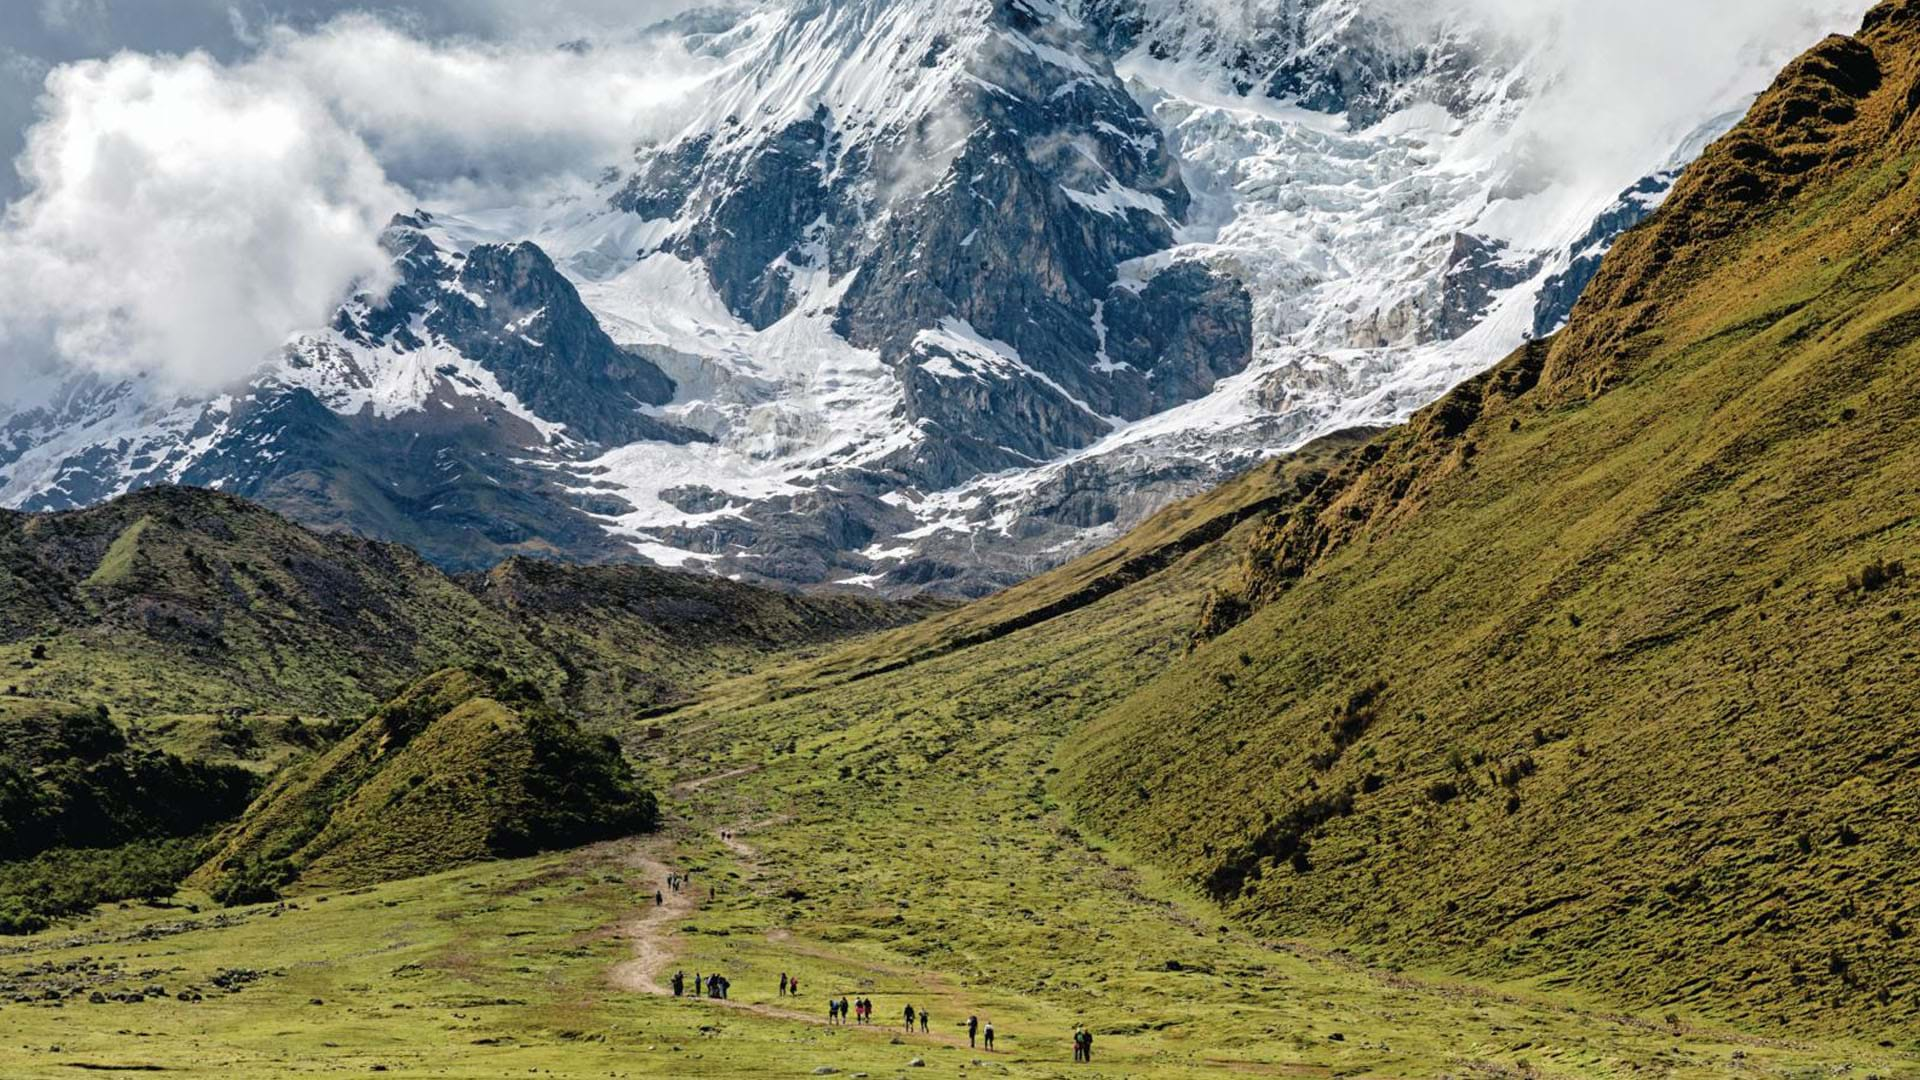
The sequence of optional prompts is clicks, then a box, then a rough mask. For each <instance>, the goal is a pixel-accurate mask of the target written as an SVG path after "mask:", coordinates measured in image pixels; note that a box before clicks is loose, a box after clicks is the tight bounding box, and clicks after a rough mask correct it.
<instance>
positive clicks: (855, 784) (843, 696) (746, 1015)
mask: <svg viewBox="0 0 1920 1080" xmlns="http://www.w3.org/2000/svg"><path fill="white" fill-rule="evenodd" d="M1226 558H1228V555H1227V553H1226V550H1225V548H1223V547H1219V546H1216V547H1214V548H1208V549H1204V550H1202V551H1201V552H1199V553H1198V554H1195V555H1192V556H1189V557H1187V559H1186V560H1185V561H1184V562H1181V563H1179V564H1177V565H1175V566H1174V567H1173V568H1171V569H1170V570H1168V571H1167V572H1165V573H1161V574H1159V575H1156V576H1154V577H1152V578H1150V579H1149V580H1147V581H1145V582H1142V583H1140V584H1139V585H1138V586H1136V587H1134V588H1132V589H1130V590H1128V591H1127V592H1125V593H1124V594H1120V595H1115V596H1112V597H1109V598H1107V599H1105V600H1102V601H1100V602H1097V603H1095V604H1092V605H1090V606H1088V607H1085V608H1083V609H1081V610H1079V611H1075V612H1072V613H1070V614H1067V615H1065V616H1063V617H1061V618H1059V619H1055V620H1053V621H1051V622H1048V623H1046V624H1044V625H1042V626H1038V627H1033V628H1029V629H1024V630H1019V631H1017V632H1014V633H1011V634H1008V635H1006V636H1003V637H999V638H997V639H995V640H991V641H988V642H986V643H984V644H979V645H976V646H974V647H972V648H968V649H963V650H959V651H956V652H953V653H951V654H948V655H945V656H938V657H934V658H931V659H928V660H925V661H923V662H922V663H919V664H916V665H913V666H911V667H906V668H903V669H899V670H894V671H892V672H890V673H884V674H878V675H874V676H872V677H867V678H853V677H849V676H848V675H847V674H846V672H847V671H848V670H859V669H862V666H863V665H862V663H861V660H862V658H861V657H859V656H858V655H857V652H858V649H859V646H856V647H855V653H854V654H853V658H852V659H851V660H849V659H848V656H847V655H842V656H840V657H839V658H837V659H835V660H833V661H832V662H831V663H830V664H828V663H825V662H818V661H816V662H814V666H813V667H805V666H802V667H794V668H788V669H786V670H783V671H781V672H778V673H777V674H776V675H775V676H761V677H757V678H752V679H748V680H744V681H741V682H738V683H735V684H732V685H730V686H726V687H723V688H721V689H720V690H719V691H718V692H716V693H715V694H713V695H711V697H710V699H709V700H708V702H707V703H705V704H703V705H701V706H698V707H696V708H693V709H689V710H686V711H684V712H683V713H681V714H678V715H676V716H673V717H669V718H666V719H665V720H663V721H655V722H656V723H660V724H661V726H662V727H664V728H665V729H666V734H665V736H664V737H662V738H658V739H653V740H641V738H640V736H641V734H642V733H641V732H635V733H633V734H634V738H635V742H634V746H635V747H636V748H637V749H638V750H639V751H640V752H641V754H642V756H643V758H644V759H645V760H646V762H647V768H648V770H649V771H650V772H652V774H653V776H652V779H653V781H654V782H655V783H656V784H657V785H658V788H657V789H658V790H662V791H664V792H666V793H667V794H666V798H665V799H664V800H663V801H664V803H665V806H666V808H667V810H668V812H669V820H670V824H669V827H668V828H667V829H666V830H665V831H664V832H662V833H661V834H659V835H657V836H653V837H648V838H645V839H638V840H627V841H618V842H614V843H609V844H602V845H599V846H596V847H592V848H588V849H584V850H582V851H578V852H572V853H565V854H556V855H549V856H544V857H540V858H535V859H528V860H519V861H513V862H503V863H492V864H485V865H480V866H475V867H471V868H467V869H463V870H458V871H453V872H449V873H445V874H440V875H437V876H434V877H430V878H423V879H418V880H414V881H407V882H400V883H396V884H391V885H384V886H378V887H374V888H370V889H359V890H353V891H348V892H334V893H326V894H317V895H304V896H299V897H296V898H295V899H293V900H292V901H290V902H289V903H288V904H287V905H286V906H285V907H278V906H273V905H267V906H261V907H253V908H241V909H235V910H233V911H231V912H215V911H212V910H208V911H203V912H201V913H198V914H187V913H185V912H184V911H183V910H180V909H174V910H161V909H148V908H141V907H134V908H128V909H117V910H111V911H108V912H106V913H105V914H103V915H101V916H99V917H98V918H96V919H93V920H89V921H87V922H85V923H83V924H81V925H79V926H69V927H66V928H62V929H59V930H55V931H52V932H48V933H45V934H41V935H38V936H36V937H33V938H24V939H12V940H10V941H8V942H4V943H0V982H4V983H6V984H10V988H8V989H6V990H4V992H3V993H4V997H0V1001H4V1002H5V1003H4V1004H0V1076H6V1077H43V1076H45V1077H59V1076H83V1075H90V1074H95V1073H96V1072H97V1071H98V1070H101V1069H109V1068H110V1069H129V1068H139V1069H143V1070H155V1071H158V1073H159V1074H160V1075H180V1076H196V1075H223V1076H246V1077H293V1076H300V1077H306V1076H321V1075H362V1074H371V1073H375V1072H378V1073H380V1074H382V1075H390V1076H402V1077H416V1076H417V1077H500V1076H518V1075H534V1076H554V1077H622V1076H676V1077H688V1076H692V1077H758V1076H806V1075H814V1074H816V1073H818V1074H820V1075H827V1074H826V1073H821V1072H820V1070H823V1069H824V1070H837V1071H838V1074H840V1075H847V1076H857V1075H860V1074H866V1075H867V1076H871V1077H896V1076H919V1075H932V1074H944V1075H956V1074H975V1075H988V1076H997V1075H1006V1076H1016V1077H1053V1076H1087V1077H1102V1076H1104V1077H1120V1076H1126V1077H1200V1076H1231V1075H1250V1076H1306V1077H1314V1076H1326V1077H1332V1076H1353V1077H1383V1078H1384V1077H1441V1076H1450V1077H1461V1078H1464V1077H1580V1078H1588V1077H1648V1076H1659V1077H1725V1076H1755V1077H1808V1078H1811V1077H1815V1076H1836V1075H1839V1076H1853V1077H1868V1076H1877V1077H1884V1078H1893V1077H1906V1076H1920V1047H1916V1046H1915V1045H1913V1044H1911V1043H1901V1044H1898V1045H1890V1046H1889V1045H1876V1044H1875V1043H1873V1042H1862V1043H1823V1042H1809V1041H1802V1040H1779V1039H1771V1038H1768V1037H1766V1036H1767V1033H1766V1032H1751V1031H1739V1030H1735V1029H1732V1028H1729V1027H1726V1026H1723V1025H1721V1024H1718V1023H1716V1022H1714V1020H1713V1019H1712V1018H1710V1017H1707V1018H1698V1017H1691V1016H1681V1017H1675V1018H1672V1019H1671V1020H1670V1019H1669V1018H1668V1017H1666V1016H1664V1015H1658V1014H1639V1013H1628V1012H1622V1011H1619V1010H1616V1009H1614V1008H1612V1007H1610V1006H1609V1005H1608V1004H1607V1003H1605V1002H1601V1001H1595V1000H1589V999H1585V998H1582V997H1579V996H1577V995H1573V994H1569V993H1567V992H1565V991H1564V990H1563V989H1560V988H1557V987H1553V986H1551V985H1547V984H1544V983H1536V984H1533V985H1490V984H1485V983H1467V982H1463V981H1460V980H1458V979H1456V978H1452V977H1449V976H1448V975H1446V974H1445V973H1435V972H1423V971H1386V970H1378V969H1370V968H1367V967H1365V966H1362V965H1360V964H1359V963H1357V962H1355V961H1353V960H1351V959H1350V958H1348V957H1346V956H1344V955H1342V954H1341V953H1339V952H1337V951H1333V950H1328V949H1325V948H1323V947H1321V946H1320V945H1318V944H1316V943H1314V942H1310V941H1263V940H1258V939H1255V938H1253V937H1251V936H1249V935H1247V934H1245V933H1243V932H1239V931H1236V930H1234V929H1231V928H1228V927H1226V926H1223V925H1221V920H1220V919H1219V917H1218V915H1217V914H1216V913H1215V911H1214V910H1213V909H1212V908H1211V906H1210V905H1208V904H1206V903H1204V902H1202V901H1201V900H1199V899H1198V898H1197V896H1196V894H1194V893H1193V892H1192V891H1190V890H1189V889H1188V888H1187V886H1186V885H1185V883H1180V882H1172V881H1167V880H1163V879H1161V878H1159V877H1157V876H1155V875H1154V874H1153V873H1151V872H1148V871H1146V870H1143V869H1140V868H1136V867H1133V866H1130V865H1128V863H1127V861H1126V860H1125V859H1123V858H1121V857H1119V856H1118V855H1116V854H1114V853H1112V852H1110V851H1107V850H1104V849H1103V847H1102V845H1101V844H1100V843H1099V841H1098V840H1097V839H1095V838H1089V837H1084V836H1081V835H1078V834H1076V833H1075V832H1074V831H1073V830H1072V829H1071V827H1070V826H1069V825H1068V824H1067V815H1066V814H1065V812H1064V811H1063V810H1062V809H1061V808H1060V807H1059V806H1057V805H1055V803H1054V802H1053V797H1052V795H1051V794H1050V786H1049V785H1050V782H1051V780H1052V774H1053V772H1054V769H1055V767H1056V764H1055V763H1056V761H1057V760H1058V755H1060V754H1061V752H1062V750H1063V744H1064V741H1065V740H1067V739H1069V738H1071V737H1072V733H1073V732H1074V731H1075V730H1077V729H1078V728H1079V727H1080V726H1081V725H1082V724H1084V723H1085V722H1086V721H1087V720H1088V719H1089V718H1090V717H1091V716H1092V715H1093V714H1094V713H1095V712H1096V711H1098V710H1100V709H1101V708H1103V707H1105V706H1106V705H1108V704H1110V703H1111V702H1112V701H1113V700H1114V699H1116V698H1117V697H1118V696H1120V695H1124V694H1127V693H1129V692H1131V691H1132V690H1134V689H1135V688H1137V686H1138V684H1139V683H1140V682H1142V681H1144V680H1146V679H1148V678H1150V677H1151V676H1152V675H1154V674H1155V673H1156V672H1157V671H1158V670H1159V669H1160V668H1162V667H1163V666H1164V665H1165V664H1166V663H1167V662H1169V661H1170V660H1171V659H1172V658H1174V657H1175V656H1177V655H1179V654H1180V653H1181V652H1182V651H1183V650H1184V649H1185V647H1186V642H1185V639H1184V633H1183V628H1185V627H1188V626H1191V625H1193V623H1194V619H1195V617H1196V616H1197V610H1196V609H1197V605H1198V603H1199V601H1198V597H1199V596H1200V595H1201V594H1203V592H1204V590H1202V589H1199V588H1196V587H1195V584H1196V582H1199V581H1202V580H1204V579H1206V578H1207V577H1209V576H1211V575H1214V574H1217V573H1218V571H1219V570H1220V566H1219V565H1217V563H1218V562H1219V560H1224V559H1226ZM885 640H886V639H877V641H878V642H879V643H877V644H874V645H873V646H871V647H872V648H874V649H876V650H877V649H881V648H883V647H884V642H885ZM867 659H870V660H871V661H872V662H871V663H870V664H866V665H865V668H864V669H865V670H875V671H879V670H884V669H885V668H886V667H888V666H889V665H887V664H886V663H884V662H882V661H883V659H884V658H883V657H880V656H878V655H875V656H874V657H871V658H867ZM723 834H724V835H723ZM668 868H672V869H677V870H686V871H691V872H692V875H693V880H692V886H691V888H690V889H689V890H688V891H687V892H685V893H683V894H681V895H679V896H676V897H673V898H672V899H671V900H670V902H669V904H668V905H666V906H664V907H662V908H658V909H656V907H655V905H654V898H653V894H654V891H655V889H656V888H658V887H659V886H660V885H661V884H662V882H661V880H660V878H661V876H662V873H663V872H664V871H665V870H666V869H668ZM675 970H684V971H686V972H687V973H688V974H689V975H692V974H693V973H694V972H696V971H697V972H701V973H707V972H715V971H718V972H721V973H724V974H725V975H726V976H727V977H728V978H730V979H731V981H732V984H733V998H734V1000H733V1001H732V1002H730V1003H724V1004H723V1003H716V1002H704V1001H703V1002H695V1001H687V1000H675V999H673V998H671V997H669V996H663V995H661V994H659V993H657V992H654V991H656V990H657V988H658V987H660V986H662V985H664V984H665V982H666V981H667V978H668V977H669V976H670V975H671V973H672V972H673V971H675ZM223 972H224V973H225V974H222V973H223ZM782 972H786V973H789V974H792V975H797V976H798V977H799V979H800V983H801V987H802V992H801V993H800V995H799V996H798V997H790V998H785V999H782V998H781V997H779V995H778V993H777V986H778V980H779V975H780V973H782ZM150 986H159V987H162V988H164V989H165V990H166V991H167V993H168V994H169V995H177V994H179V992H180V991H181V990H183V989H185V988H187V987H195V988H197V989H198V990H199V991H200V992H201V993H202V995H203V997H204V1000H201V1001H198V1002H193V1001H180V1000H178V999H177V997H174V996H169V997H168V998H166V999H164V1000H158V999H154V998H151V997H149V998H147V999H146V1000H143V1001H140V1002H137V1003H122V1002H117V1001H112V1000H108V1001H107V1002H106V1003H102V1004H93V1003H90V1001H89V995H90V994H91V993H92V992H93V991H94V990H99V991H101V992H102V993H103V996H107V997H109V998H111V997H112V996H113V995H115V994H116V993H123V992H126V991H144V990H145V989H146V988H148V987H150ZM227 987H237V988H238V990H237V992H228V990H227ZM50 990H53V991H58V992H59V993H60V995H61V998H62V999H61V1000H60V1001H58V1002H54V1001H51V1000H45V998H46V995H47V992H48V991H50ZM838 994H846V995H848V996H850V997H853V996H861V995H865V996H868V997H871V998H872V999H873V1000H874V1001H875V1003H876V1018H877V1021H878V1022H877V1023H876V1025H874V1026H873V1027H871V1028H833V1027H829V1026H827V1025H826V1024H825V1023H824V1020H825V1015H826V1009H825V1001H826V999H827V997H828V996H829V995H838ZM20 998H31V999H36V1000H33V1001H32V1002H31V1003H28V1002H23V1001H20V1000H17V999H20ZM907 1004H912V1005H914V1006H915V1007H916V1008H927V1009H930V1010H931V1012H932V1016H933V1024H932V1030H931V1031H930V1032H929V1033H928V1034H925V1035H922V1034H918V1033H914V1034H911V1035H908V1034H905V1033H902V1032H901V1031H900V1030H899V1023H900V1014H901V1010H902V1008H903V1007H904V1006H905V1005H907ZM969 1014H975V1015H978V1016H980V1017H981V1018H982V1019H983V1020H991V1021H992V1022H993V1025H994V1027H995V1028H996V1030H997V1032H998V1035H999V1047H998V1050H997V1052H995V1053H993V1054H987V1053H985V1052H984V1051H979V1050H972V1049H969V1048H967V1047H966V1045H965V1038H964V1031H963V1028H962V1025H963V1023H964V1021H965V1019H966V1017H967V1016H968V1015H969ZM1080 1022H1084V1023H1086V1024H1088V1025H1090V1026H1091V1027H1092V1029H1093V1030H1094V1031H1095V1032H1096V1034H1097V1041H1096V1044H1095V1051H1096V1060H1095V1062H1094V1063H1093V1064H1090V1065H1074V1064H1072V1062H1071V1052H1070V1048H1069V1042H1068V1034H1069V1032H1070V1031H1071V1030H1072V1028H1073V1026H1074V1025H1075V1024H1076V1023H1080ZM915 1061H920V1062H923V1063H924V1064H923V1065H920V1066H916V1065H914V1064H913V1062H915Z"/></svg>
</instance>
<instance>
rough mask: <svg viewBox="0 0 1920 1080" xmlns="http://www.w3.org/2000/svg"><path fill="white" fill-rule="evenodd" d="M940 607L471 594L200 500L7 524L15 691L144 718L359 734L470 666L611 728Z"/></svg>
mask: <svg viewBox="0 0 1920 1080" xmlns="http://www.w3.org/2000/svg"><path fill="white" fill-rule="evenodd" d="M928 610H932V609H931V608H930V607H929V606H928V605H924V604H905V605H902V604H889V603H882V602H877V601H871V600H863V599H856V598H848V597H804V596H790V595H788V594H784V593H778V592H773V591H769V590H764V589H755V588H751V587H748V586H743V585H738V584H736V583H734V582H730V581H720V580H715V579H710V578H700V577H694V576H690V575H683V574H676V573H670V572H667V571H662V570H656V569H652V568H649V567H641V566H621V567H599V568H582V567H562V566H558V565H553V564H543V563H535V562H529V561H523V560H516V561H513V562H510V563H508V564H505V565H504V566H502V567H501V568H499V569H498V570H496V571H495V572H494V573H492V574H490V575H486V576H484V577H481V578H476V579H473V580H471V581H466V582H462V581H456V580H454V579H451V578H449V577H447V576H446V575H444V574H442V573H441V572H440V571H439V570H438V569H436V568H435V567H433V566H432V565H430V564H428V563H427V562H425V561H424V560H422V559H421V558H420V557H419V556H417V555H415V554H414V553H413V552H411V551H408V550H407V549H405V548H401V547H396V546H393V545H389V544H378V543H373V542H370V541H365V540H360V539H356V538H354V537H350V536H341V535H321V534H318V533H314V532H311V531H309V530H306V529H303V528H301V527H299V526H296V525H294V524H293V523H291V522H289V521H287V520H285V519H284V518H281V517H279V516H278V515H276V514H273V513H271V512H269V511H267V510H264V509H262V508H260V507H258V506H255V505H253V504H251V503H248V502H245V501H243V500H240V499H235V498H231V497H228V496H225V495H220V494H217V493H214V492H208V491H198V490H192V489H182V488H156V489H150V490H146V491H142V492H139V493H137V494H135V495H130V496H128V497H126V498H123V499H119V500H116V501H115V502H112V503H109V504H106V505H104V506H100V507H96V508H94V509H90V510H84V511H78V512H74V513H66V514H46V515H27V514H14V513H0V690H7V688H9V687H10V688H11V690H8V692H12V693H16V694H24V695H31V696H36V697H41V698H47V699H54V700H63V701H71V702H79V703H84V704H86V705H88V706H92V705H94V704H96V703H104V704H109V705H111V706H113V707H114V708H115V710H116V713H120V714H128V715H132V716H134V717H142V716H150V715H155V714H187V715H205V714H209V713H213V714H226V713H239V714H257V713H267V714H278V715H285V714H289V713H303V714H305V715H306V716H308V717H312V716H316V715H317V716H322V717H332V718H348V717H351V718H354V719H358V718H359V717H360V716H361V715H363V714H364V712H365V710H367V709H368V708H371V707H373V706H374V705H376V704H378V703H379V702H380V701H382V700H385V699H386V698H387V697H389V696H391V695H392V694H394V693H396V692H397V691H398V690H399V689H401V688H402V687H404V686H406V685H407V684H408V683H409V682H411V681H412V680H414V679H417V678H419V677H420V676H422V675H425V674H427V673H428V672H431V671H435V670H438V669H439V668H442V667H446V666H449V665H457V664H466V663H487V664H494V665H498V666H501V667H505V668H508V669H510V670H512V671H514V672H515V673H517V674H520V675H523V676H525V677H528V678H532V679H534V680H535V681H537V682H538V683H540V685H541V686H542V687H543V688H545V689H547V690H548V691H549V692H552V693H555V694H564V695H565V697H566V699H567V700H568V701H569V702H570V703H573V704H575V705H580V706H585V707H588V708H590V709H591V710H592V713H593V715H595V716H602V717H609V716H614V715H619V714H621V713H624V712H628V711H632V710H644V709H648V708H653V707H656V706H658V705H660V704H661V703H663V702H666V701H671V700H677V699H680V698H683V697H684V696H685V695H686V694H687V692H688V691H689V689H690V688H691V687H692V686H693V685H695V684H697V683H698V682H700V681H703V680H705V679H708V678H711V677H713V676H715V675H721V674H726V673H727V672H729V671H730V670H736V669H738V668H739V667H740V665H742V664H743V663H744V662H745V661H746V660H747V659H748V658H752V657H760V656H765V655H766V654H768V653H770V652H774V651H779V650H785V649H791V648H798V647H803V646H813V645H818V644H821V643H823V642H826V641H830V640H834V639H836V638H839V637H844V636H847V635H849V634H854V633H859V632H862V631H865V630H870V629H875V628H878V627H884V626H893V625H898V624H899V623H901V622H904V621H909V620H912V619H915V618H918V617H920V616H921V615H922V614H924V613H926V612H927V611H928Z"/></svg>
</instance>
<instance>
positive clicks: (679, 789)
mask: <svg viewBox="0 0 1920 1080" xmlns="http://www.w3.org/2000/svg"><path fill="white" fill-rule="evenodd" d="M761 768H762V766H759V765H742V766H741V767H740V768H738V769H728V770H727V771H726V772H723V773H715V774H713V775H712V776H702V777H700V778H699V779H697V780H682V781H680V782H679V783H677V784H675V785H673V790H674V791H675V792H676V793H678V794H681V795H687V794H691V793H693V792H695V791H699V790H700V789H701V788H703V787H706V786H707V785H709V784H718V783H721V782H722V781H726V780H733V779H736V778H738V777H742V776H750V775H752V774H753V773H757V772H759V771H760V770H761Z"/></svg>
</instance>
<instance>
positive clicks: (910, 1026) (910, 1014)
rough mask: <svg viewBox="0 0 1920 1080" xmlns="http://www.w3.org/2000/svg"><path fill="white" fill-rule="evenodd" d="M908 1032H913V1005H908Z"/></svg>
mask: <svg viewBox="0 0 1920 1080" xmlns="http://www.w3.org/2000/svg"><path fill="white" fill-rule="evenodd" d="M906 1015H907V1034H909V1035H911V1034H913V1006H911V1005H909V1006H907V1014H906Z"/></svg>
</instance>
